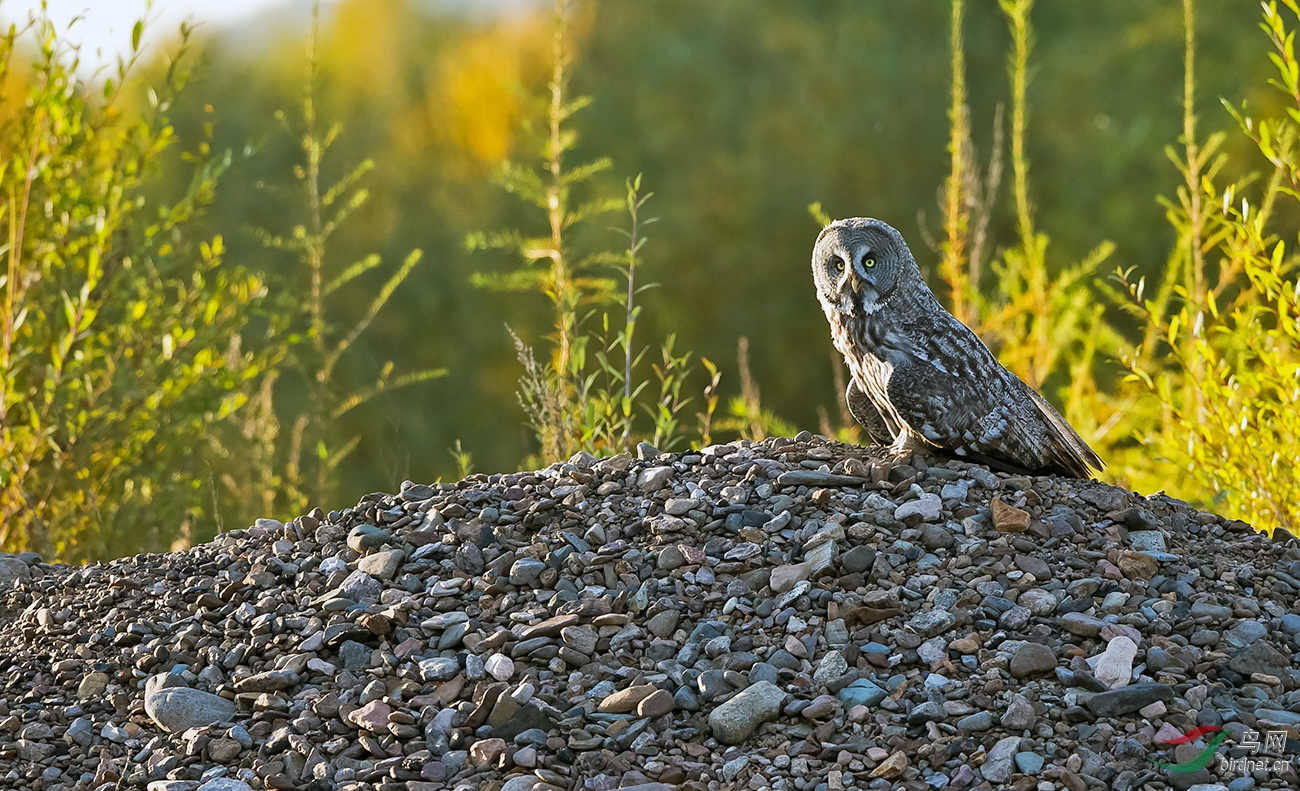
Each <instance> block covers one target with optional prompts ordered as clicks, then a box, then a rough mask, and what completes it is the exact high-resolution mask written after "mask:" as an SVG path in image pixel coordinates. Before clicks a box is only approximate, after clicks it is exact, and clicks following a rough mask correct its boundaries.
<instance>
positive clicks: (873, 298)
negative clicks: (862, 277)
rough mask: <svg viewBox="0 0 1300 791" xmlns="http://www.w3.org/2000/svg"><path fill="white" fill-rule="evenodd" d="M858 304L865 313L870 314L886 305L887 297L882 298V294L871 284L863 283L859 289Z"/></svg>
mask: <svg viewBox="0 0 1300 791" xmlns="http://www.w3.org/2000/svg"><path fill="white" fill-rule="evenodd" d="M857 296H858V304H859V306H860V307H861V310H862V313H863V314H864V315H867V316H870V315H871V314H873V313H875V312H876V311H878V310H880V309H881V308H883V307H885V303H886V302H887V301H888V300H886V299H881V298H880V294H879V293H878V292H877V291H876V290H875V289H874V288H872V287H871V286H868V285H866V284H863V286H862V289H861V290H860V291H858V294H857Z"/></svg>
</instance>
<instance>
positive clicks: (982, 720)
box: [957, 711, 993, 733]
mask: <svg viewBox="0 0 1300 791" xmlns="http://www.w3.org/2000/svg"><path fill="white" fill-rule="evenodd" d="M957 727H958V728H961V729H962V730H966V731H971V732H972V733H979V732H981V731H987V730H988V729H989V728H992V727H993V715H992V714H990V713H989V712H987V711H977V712H975V713H974V714H967V715H966V716H965V717H962V718H961V719H959V720H957Z"/></svg>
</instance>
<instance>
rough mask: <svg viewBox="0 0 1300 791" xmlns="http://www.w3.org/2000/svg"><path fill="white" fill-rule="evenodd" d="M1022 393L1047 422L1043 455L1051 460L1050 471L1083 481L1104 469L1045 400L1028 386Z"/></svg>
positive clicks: (1094, 455)
mask: <svg viewBox="0 0 1300 791" xmlns="http://www.w3.org/2000/svg"><path fill="white" fill-rule="evenodd" d="M1025 390H1026V391H1028V393H1029V395H1030V397H1031V398H1033V400H1034V406H1036V407H1038V411H1039V412H1040V413H1042V415H1043V418H1044V420H1046V422H1047V426H1048V429H1049V431H1048V434H1049V436H1048V437H1047V439H1048V454H1047V455H1048V457H1049V458H1050V460H1051V464H1050V466H1051V467H1053V468H1055V469H1054V470H1053V471H1055V472H1058V473H1060V474H1063V475H1070V476H1072V477H1075V478H1082V479H1084V480H1087V479H1089V478H1091V477H1092V470H1093V469H1095V470H1097V471H1098V472H1100V471H1102V470H1104V469H1106V463H1105V462H1103V461H1102V460H1101V457H1100V456H1098V455H1097V452H1096V451H1094V450H1093V449H1092V448H1090V447H1088V443H1087V442H1084V441H1083V437H1080V436H1079V432H1077V431H1075V430H1074V427H1073V426H1071V425H1070V424H1069V423H1067V422H1066V420H1065V418H1063V417H1061V413H1060V412H1057V411H1056V409H1055V408H1054V407H1053V406H1052V405H1051V404H1049V403H1047V399H1045V398H1043V397H1042V396H1041V395H1039V394H1038V391H1036V390H1034V388H1032V387H1029V386H1028V385H1026V386H1025ZM1090 468H1091V469H1090Z"/></svg>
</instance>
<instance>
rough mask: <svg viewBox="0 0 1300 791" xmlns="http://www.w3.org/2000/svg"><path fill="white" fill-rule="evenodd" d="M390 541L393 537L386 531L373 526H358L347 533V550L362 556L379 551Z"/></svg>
mask: <svg viewBox="0 0 1300 791" xmlns="http://www.w3.org/2000/svg"><path fill="white" fill-rule="evenodd" d="M392 540H393V536H392V534H391V533H389V532H388V531H387V530H383V529H381V528H378V527H375V526H374V525H358V526H356V527H354V528H352V532H350V533H348V549H351V550H352V551H353V552H356V553H357V554H364V553H366V552H370V551H371V550H374V549H379V548H380V547H382V546H383V545H384V544H387V543H388V542H390V541H392Z"/></svg>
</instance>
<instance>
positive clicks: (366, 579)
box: [337, 569, 384, 603]
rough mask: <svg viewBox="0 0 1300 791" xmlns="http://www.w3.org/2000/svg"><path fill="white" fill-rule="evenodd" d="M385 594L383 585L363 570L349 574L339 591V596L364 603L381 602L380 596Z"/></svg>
mask: <svg viewBox="0 0 1300 791" xmlns="http://www.w3.org/2000/svg"><path fill="white" fill-rule="evenodd" d="M383 592H384V586H383V583H381V582H380V581H379V580H377V579H375V578H374V577H372V576H370V575H369V574H367V573H365V572H364V571H362V570H361V569H357V570H356V571H354V572H352V573H351V574H349V575H348V576H347V579H345V580H343V584H341V585H339V589H338V591H337V593H338V595H339V596H342V597H344V598H347V599H351V600H352V601H356V602H362V603H370V602H376V601H379V595H380V594H381V593H383Z"/></svg>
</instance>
